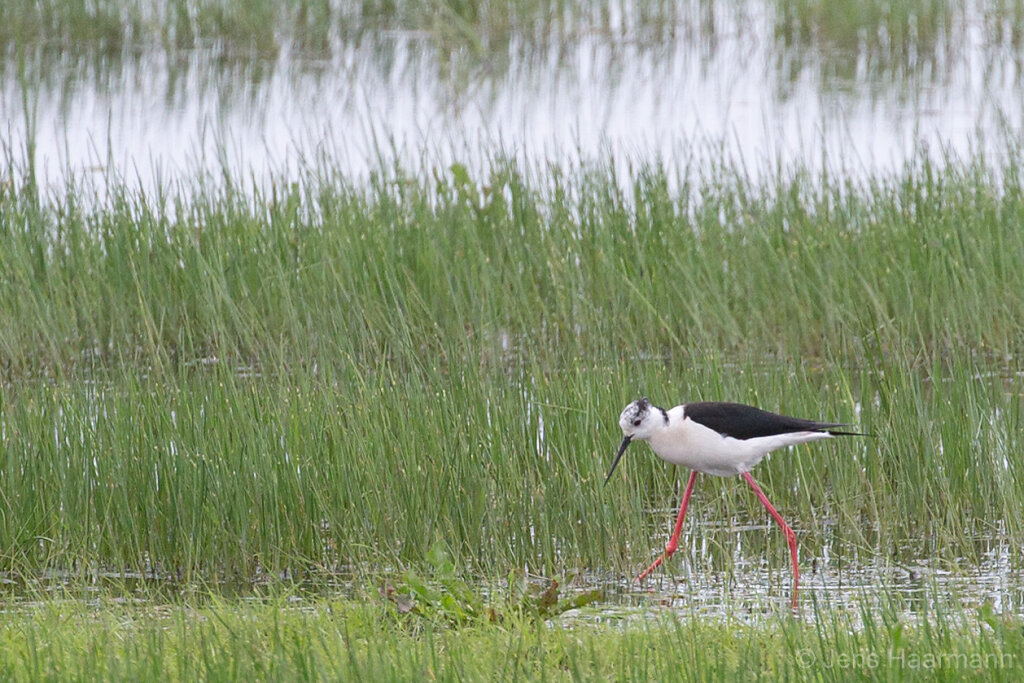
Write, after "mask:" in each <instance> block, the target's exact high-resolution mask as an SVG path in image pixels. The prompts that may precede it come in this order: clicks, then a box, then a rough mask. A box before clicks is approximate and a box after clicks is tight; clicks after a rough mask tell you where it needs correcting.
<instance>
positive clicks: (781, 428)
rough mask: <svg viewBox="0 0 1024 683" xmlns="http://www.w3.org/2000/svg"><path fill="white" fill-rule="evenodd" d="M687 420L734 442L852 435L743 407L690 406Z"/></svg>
mask: <svg viewBox="0 0 1024 683" xmlns="http://www.w3.org/2000/svg"><path fill="white" fill-rule="evenodd" d="M683 410H684V413H685V416H686V417H688V418H690V419H691V420H693V421H694V422H697V423H699V424H702V425H704V426H705V427H708V428H710V429H713V430H715V431H716V432H718V433H719V434H725V435H726V436H731V437H733V438H734V439H753V438H755V437H758V436H773V435H775V434H789V433H792V432H824V431H828V432H829V433H830V434H835V435H840V434H848V432H832V431H829V430H830V428H832V427H842V426H843V424H842V423H837V422H816V421H814V420H804V419H802V418H799V417H788V416H786V415H778V414H776V413H769V412H768V411H767V410H761V409H760V408H755V407H754V406H747V405H743V404H742V403H720V402H707V403H687V404H686V405H685V406H683Z"/></svg>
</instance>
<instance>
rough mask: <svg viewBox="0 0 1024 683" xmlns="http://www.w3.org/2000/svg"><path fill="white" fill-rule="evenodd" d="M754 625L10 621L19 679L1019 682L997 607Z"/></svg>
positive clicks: (75, 611) (1015, 645)
mask: <svg viewBox="0 0 1024 683" xmlns="http://www.w3.org/2000/svg"><path fill="white" fill-rule="evenodd" d="M868 616H869V619H868V621H866V622H864V623H854V621H853V620H851V619H848V618H845V617H842V616H838V617H836V618H835V619H834V621H830V622H828V623H825V624H818V625H814V624H803V623H800V622H797V621H794V620H792V619H780V620H775V621H772V622H770V623H768V624H766V625H760V626H757V627H752V626H749V625H746V624H744V623H742V622H738V621H737V622H729V623H713V622H712V623H707V622H702V621H700V620H696V619H694V620H687V619H683V618H679V617H672V616H671V615H670V614H659V615H655V617H654V618H647V619H644V620H640V621H636V622H634V623H628V622H626V623H610V624H603V625H596V624H588V623H579V624H576V625H573V626H558V625H552V624H545V623H544V622H540V621H536V620H533V619H530V618H529V617H522V618H519V619H517V620H514V621H513V622H510V623H506V624H503V625H494V624H487V625H476V626H467V627H463V628H452V627H450V626H446V625H441V624H438V623H436V622H433V621H432V620H431V619H430V618H424V617H422V616H418V615H412V614H408V613H406V614H399V613H397V612H396V611H395V610H393V609H392V608H391V607H390V606H389V605H388V604H387V603H382V602H381V600H380V599H379V598H376V597H374V595H373V594H372V593H368V594H367V595H365V596H364V598H363V599H362V600H360V601H358V602H355V601H344V600H327V601H318V602H315V603H313V604H308V603H306V602H304V601H302V600H296V599H291V600H287V599H284V598H272V599H269V600H262V601H251V602H245V603H237V602H231V603H225V602H223V601H218V600H214V601H212V602H211V603H207V604H204V605H199V606H173V607H154V606H149V607H141V608H140V607H138V606H134V605H125V604H118V603H114V602H110V601H106V600H97V601H95V602H93V603H92V604H89V605H86V604H84V603H83V602H81V601H68V600H62V599H59V598H58V599H55V598H49V599H47V600H45V601H43V602H41V603H38V604H30V605H27V606H24V607H22V608H20V609H17V610H15V611H14V612H13V613H8V614H7V615H5V619H4V623H3V625H2V626H0V646H2V647H0V675H3V676H4V678H5V680H39V679H49V678H55V679H62V680H67V679H75V680H94V679H95V680H105V679H111V678H118V679H131V680H168V679H170V680H376V681H380V680H423V679H427V680H445V681H447V680H459V681H467V680H468V681H477V680H481V681H483V680H518V679H527V680H533V679H545V680H607V679H610V678H615V679H618V680H667V681H675V680H735V679H737V678H740V677H742V678H748V677H754V676H761V677H767V678H771V679H773V680H780V679H781V680H790V679H801V678H811V679H813V680H829V681H831V680H837V681H842V680H871V681H876V680H901V681H902V680H911V681H913V680H934V679H936V678H939V679H941V680H976V679H977V678H978V677H979V676H980V677H984V679H985V680H1005V681H1013V680H1018V679H1019V677H1020V676H1021V674H1022V670H1024V663H1022V661H1021V653H1022V652H1024V642H1022V635H1021V628H1020V624H1019V623H1016V622H1012V621H1007V620H1004V619H1002V618H999V617H996V616H994V615H993V614H991V612H990V611H982V612H979V613H976V614H972V615H970V616H969V617H966V618H965V619H964V620H962V621H961V620H950V619H948V618H945V617H944V616H942V615H931V616H930V617H927V618H925V619H923V620H922V622H921V623H920V624H919V625H917V626H907V625H905V624H903V623H900V622H899V620H898V618H897V617H896V616H895V615H894V614H887V613H882V614H876V615H868Z"/></svg>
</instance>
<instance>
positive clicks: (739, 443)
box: [649, 418, 832, 477]
mask: <svg viewBox="0 0 1024 683" xmlns="http://www.w3.org/2000/svg"><path fill="white" fill-rule="evenodd" d="M831 437H832V435H831V434H828V433H827V432H792V433H789V434H776V435H773V436H759V437H755V438H753V439H734V438H732V437H731V436H722V435H721V434H719V433H718V432H716V431H715V430H713V429H709V428H707V427H705V426H704V425H701V424H697V423H696V422H694V421H693V420H690V419H689V418H687V419H684V420H681V421H679V422H677V423H675V424H673V425H671V426H670V427H667V428H665V429H663V430H661V431H659V432H657V433H655V434H653V435H652V436H651V438H650V439H649V443H650V445H651V449H652V450H653V451H654V452H655V454H656V455H657V456H658V457H659V458H661V459H662V460H664V461H666V462H670V463H672V464H674V465H682V466H683V467H688V468H690V469H691V470H696V471H698V472H703V473H705V474H713V475H715V476H716V477H731V476H733V475H736V474H742V473H743V472H748V471H750V469H751V468H753V467H754V466H755V465H757V463H759V462H761V460H762V459H763V458H764V456H765V455H767V454H768V453H770V452H771V451H773V450H775V449H776V448H782V447H783V446H792V445H794V444H798V443H807V442H808V441H819V440H821V439H829V438H831Z"/></svg>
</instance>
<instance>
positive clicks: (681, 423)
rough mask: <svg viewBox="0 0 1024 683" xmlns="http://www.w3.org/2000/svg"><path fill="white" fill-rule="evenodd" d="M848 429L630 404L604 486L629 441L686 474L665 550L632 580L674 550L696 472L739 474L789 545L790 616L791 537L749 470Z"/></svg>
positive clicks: (755, 411)
mask: <svg viewBox="0 0 1024 683" xmlns="http://www.w3.org/2000/svg"><path fill="white" fill-rule="evenodd" d="M849 426H850V425H849V424H846V423H841V422H818V421H816V420H805V419H803V418H799V417H789V416H786V415H779V414H777V413H772V412H769V411H767V410H761V409H760V408H755V407H754V406H749V405H745V404H742V403H728V402H722V401H709V402H697V403H684V404H682V405H678V406H676V407H674V408H671V409H669V410H665V409H664V408H661V407H658V406H656V405H652V404H651V402H650V400H648V399H647V398H646V397H644V398H641V399H639V400H636V401H633V402H632V403H630V404H629V405H628V406H626V407H625V408H624V409H623V411H622V414H621V415H619V427H621V428H622V434H623V438H622V444H621V445H620V446H619V450H618V452H617V453H616V454H615V460H613V461H612V466H611V469H610V470H608V476H607V477H605V480H604V483H605V486H607V485H608V482H609V481H610V480H611V478H612V473H614V472H615V468H616V467H617V466H618V464H619V460H621V459H622V454H623V453H625V452H626V449H627V448H628V447H629V444H631V443H632V442H634V441H646V442H647V443H648V445H649V446H650V447H651V450H653V451H654V453H655V455H657V456H658V457H659V458H661V459H662V460H664V461H666V462H669V463H672V464H674V465H682V466H684V467H687V468H689V469H690V470H691V472H690V478H689V481H687V483H686V490H685V492H684V493H683V499H682V502H681V503H680V504H679V514H678V515H677V516H676V522H675V526H674V527H673V529H672V536H671V537H670V538H669V541H668V543H667V544H666V545H665V552H664V553H662V554H661V556H659V557H658V558H657V559H656V560H655V561H654V563H653V564H651V566H650V567H648V568H647V569H646V570H644V571H643V572H642V573H641V574H640V575H639V576H637V581H643V579H644V578H646V577H647V576H649V575H650V574H651V572H653V571H654V570H655V569H657V568H658V567H659V566H660V565H661V564H662V563H663V562H664V561H665V560H667V559H668V558H670V557H671V556H672V554H673V553H674V552H675V551H676V548H677V547H678V545H679V536H680V534H681V532H682V528H683V518H684V517H685V516H686V507H687V505H688V504H689V502H690V495H691V494H692V493H693V485H694V483H695V482H696V480H697V474H698V473H701V472H703V473H704V474H710V475H713V476H716V477H730V476H735V475H740V476H742V477H743V478H744V479H745V480H746V482H747V483H748V484H750V487H751V488H752V489H753V490H754V494H755V495H756V496H757V498H758V500H760V501H761V503H762V504H763V505H764V506H765V508H767V510H768V513H769V514H770V515H771V516H772V518H773V519H774V520H775V521H776V523H778V525H779V527H781V529H782V532H783V534H785V536H786V541H787V543H789V551H790V555H791V556H792V559H793V593H792V608H793V611H794V612H796V610H797V590H798V587H799V583H800V569H799V565H798V564H797V554H796V534H794V533H793V530H792V529H790V528H789V525H788V524H786V522H785V520H784V519H782V515H780V514H779V512H778V511H777V510H776V509H775V507H774V506H773V505H772V504H771V502H769V500H768V497H767V496H765V494H764V492H763V491H762V490H761V487H760V486H758V485H757V482H756V481H754V478H753V477H752V476H751V475H750V470H751V469H753V468H754V467H755V466H756V465H757V464H758V463H759V462H761V460H762V459H763V458H764V456H766V455H767V454H768V453H770V452H771V451H774V450H775V449H777V448H783V447H785V446H794V445H796V444H801V443H809V442H812V441H821V440H822V439H830V438H833V437H836V436H866V435H865V434H862V433H860V432H853V431H844V430H842V429H839V428H840V427H849Z"/></svg>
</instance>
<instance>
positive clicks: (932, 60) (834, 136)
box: [0, 2, 1024, 187]
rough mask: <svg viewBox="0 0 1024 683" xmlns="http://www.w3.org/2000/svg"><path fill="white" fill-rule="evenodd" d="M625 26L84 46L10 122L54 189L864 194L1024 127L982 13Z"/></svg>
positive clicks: (45, 59)
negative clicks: (725, 187) (378, 186)
mask: <svg viewBox="0 0 1024 683" xmlns="http://www.w3.org/2000/svg"><path fill="white" fill-rule="evenodd" d="M613 5H614V6H613V8H612V9H610V10H609V11H608V12H598V11H596V10H595V11H593V12H590V13H586V12H584V13H582V14H579V15H574V16H572V17H570V18H568V19H563V20H561V21H557V20H555V19H552V20H551V21H550V26H547V28H544V26H543V24H542V28H540V29H534V30H522V31H516V30H511V31H508V32H504V33H499V34H497V35H490V34H487V33H484V34H482V37H483V41H482V42H481V43H477V42H475V41H473V40H469V39H466V40H464V41H462V42H460V41H459V40H458V39H457V38H456V39H452V38H451V37H450V36H448V35H447V34H445V33H444V32H441V31H440V30H439V29H435V30H417V29H416V28H415V27H413V28H408V27H403V26H401V25H399V26H397V27H387V28H383V29H379V30H365V31H360V32H355V33H351V34H347V33H342V32H338V31H334V30H331V31H328V32H327V34H326V35H325V37H324V43H323V45H322V46H321V47H320V48H319V49H309V48H308V46H307V43H308V42H309V41H305V40H304V36H303V35H302V34H301V33H289V32H288V29H281V30H280V31H279V32H278V33H277V34H276V38H277V44H276V45H275V46H274V47H275V49H269V50H262V51H261V50H255V51H253V52H251V53H249V52H244V51H243V52H242V53H241V54H238V53H231V52H225V49H224V48H223V46H218V45H212V46H200V47H197V48H194V49H168V48H165V47H160V46H146V45H141V46H131V47H127V48H125V50H124V51H123V52H122V53H118V54H115V55H113V56H111V55H108V54H105V53H101V54H94V53H92V52H90V51H89V49H88V47H87V46H86V47H80V48H77V49H74V48H75V46H70V47H69V48H68V49H65V50H56V51H54V50H52V49H48V50H40V51H38V52H30V54H29V59H28V60H27V66H26V70H25V74H26V75H25V77H24V78H20V77H19V75H18V68H19V67H18V60H17V59H16V58H15V56H14V55H13V54H12V53H11V52H10V50H8V54H7V55H6V59H5V60H3V62H2V64H0V70H2V72H3V80H2V85H0V123H2V124H3V125H4V127H5V132H6V131H9V132H10V135H7V136H5V137H6V138H7V141H8V142H7V144H8V146H9V147H11V148H12V149H13V151H14V152H15V153H16V156H17V155H19V154H20V153H21V152H22V151H23V149H24V148H25V143H26V141H27V140H28V139H29V135H28V133H27V131H28V130H29V129H30V128H31V129H32V130H34V136H32V139H33V140H34V144H35V148H34V150H33V153H32V157H33V161H34V165H35V169H36V173H37V175H38V177H39V178H40V179H42V180H44V184H49V185H50V186H51V187H53V186H60V185H61V184H62V180H63V179H64V178H65V177H66V176H67V175H68V174H73V175H77V176H80V177H86V178H91V179H92V180H97V179H99V180H102V178H103V177H104V176H105V174H109V173H114V174H116V175H118V176H122V177H124V178H126V179H127V180H128V181H129V182H130V183H136V182H138V183H141V184H143V185H145V186H153V185H155V184H157V183H158V182H164V183H167V182H170V181H172V180H173V179H175V178H180V177H183V176H192V175H194V174H195V173H196V172H198V171H205V172H207V173H209V174H210V175H211V176H212V177H213V178H217V177H218V175H219V173H220V171H221V169H222V168H226V169H229V170H230V172H231V173H233V174H234V175H235V176H236V180H242V181H243V182H244V181H246V180H248V179H249V178H250V176H251V177H252V178H253V179H255V180H256V181H257V182H260V181H265V180H267V179H268V178H270V177H271V176H272V175H274V174H283V175H286V176H289V175H292V174H293V173H294V172H295V171H296V169H298V168H301V167H310V166H312V167H316V166H317V164H318V162H319V160H327V165H328V166H329V167H331V168H336V169H338V170H340V171H341V172H342V173H344V174H345V175H346V176H347V177H350V178H357V179H358V178H365V177H366V176H367V175H368V174H369V173H370V171H372V170H374V169H377V168H379V166H380V159H381V158H385V159H390V158H392V157H396V158H397V159H398V160H399V161H400V162H401V163H402V164H403V165H404V166H405V167H406V168H408V169H410V170H414V171H415V170H422V169H425V168H430V167H434V166H437V165H442V166H443V165H446V164H447V163H449V162H451V161H453V160H458V161H460V162H462V163H467V164H469V165H470V166H471V167H484V166H486V165H487V163H488V161H489V159H490V158H491V157H492V156H493V155H494V154H495V153H496V150H503V152H504V153H505V154H507V155H509V156H512V157H515V158H517V159H520V160H522V161H523V162H525V163H527V164H530V165H536V166H540V167H543V166H544V165H545V164H548V163H570V162H574V161H575V162H578V161H579V160H580V159H594V158H605V157H612V158H614V159H615V160H616V162H617V167H618V169H619V171H620V173H621V174H622V175H623V176H624V177H627V176H629V174H630V172H631V171H632V170H633V169H634V168H635V165H637V164H641V163H643V162H647V161H651V160H654V159H662V160H664V162H665V163H666V165H667V166H668V167H669V168H670V169H676V170H679V171H680V172H687V171H689V172H693V171H697V172H703V173H713V172H714V166H715V163H716V162H717V163H721V161H722V160H723V159H726V160H732V161H735V162H736V163H738V164H742V166H743V168H744V169H745V171H746V172H748V173H750V174H751V175H759V174H762V173H765V172H768V171H771V170H773V169H774V168H775V164H776V163H782V164H789V163H799V164H802V165H805V166H809V167H811V168H820V167H821V166H823V165H826V164H828V165H831V166H841V167H843V168H844V169H845V172H847V173H849V174H852V175H855V176H856V175H861V174H867V173H871V172H876V171H885V170H888V169H893V168H898V167H899V166H900V165H902V164H904V163H906V162H907V161H908V160H909V159H911V158H912V157H913V156H914V154H915V153H916V151H917V150H919V149H920V148H921V145H922V144H923V145H925V146H926V147H927V148H928V149H930V150H931V151H932V152H933V153H939V152H941V151H948V152H950V153H952V154H954V155H959V156H968V155H970V154H972V153H974V152H980V153H984V154H985V155H986V156H987V157H988V158H989V159H990V160H992V161H998V160H999V159H1000V158H1001V157H1002V156H1003V155H1005V154H1008V153H1012V151H1009V150H1007V149H1006V147H1005V140H1006V139H1007V138H1010V139H1012V138H1014V137H1016V136H1019V134H1020V132H1021V130H1022V127H1024V88H1021V87H1020V86H1021V64H1022V60H1021V57H1022V47H1021V40H1020V36H1019V35H1018V34H1019V31H1016V30H1015V29H1014V26H1015V23H1014V22H1015V21H1016V19H1015V18H1014V16H1013V15H1012V14H1009V13H1000V10H996V9H991V8H988V7H987V6H985V5H978V4H968V5H966V6H960V5H959V4H950V5H948V6H947V5H944V4H939V5H935V4H929V5H925V6H924V10H929V11H930V12H929V13H925V14H922V15H920V16H917V15H912V16H911V17H910V19H908V20H904V21H902V22H900V21H896V20H886V19H884V18H883V19H879V20H874V19H872V18H870V17H868V18H866V19H863V20H861V21H860V23H855V24H854V25H852V26H851V25H847V24H845V23H843V21H844V19H843V18H842V17H839V16H834V15H830V14H829V13H827V12H819V13H817V14H815V13H813V12H808V13H807V14H806V15H805V14H800V13H796V12H795V10H792V8H791V7H790V5H791V3H785V2H781V3H769V2H753V3H735V4H734V3H728V2H727V3H701V2H692V3H687V4H685V5H682V6H679V7H675V8H672V9H666V8H662V9H661V10H660V12H661V14H658V12H652V11H650V10H649V9H646V10H645V9H644V6H642V5H639V4H638V5H637V6H633V5H629V6H623V5H616V4H614V3H613ZM936 7H937V8H938V9H936ZM911 9H913V5H911ZM893 22H895V23H893ZM26 103H28V105H29V106H28V111H26V107H25V104H26Z"/></svg>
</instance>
